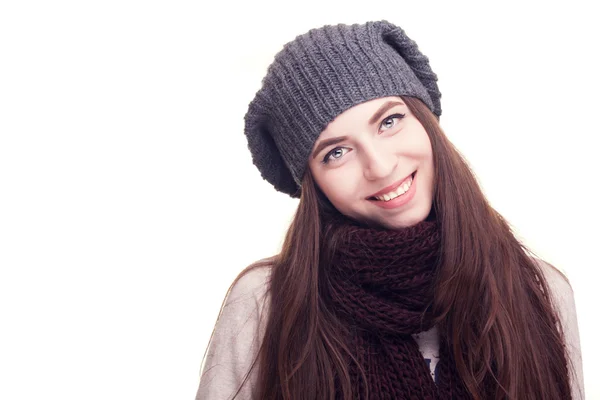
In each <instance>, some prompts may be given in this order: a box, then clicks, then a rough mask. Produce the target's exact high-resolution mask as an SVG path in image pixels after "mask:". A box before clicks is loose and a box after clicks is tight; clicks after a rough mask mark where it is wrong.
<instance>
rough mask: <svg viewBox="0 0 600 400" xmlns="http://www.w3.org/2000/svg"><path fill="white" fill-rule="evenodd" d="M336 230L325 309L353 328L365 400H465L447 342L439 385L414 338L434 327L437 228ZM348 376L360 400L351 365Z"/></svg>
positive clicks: (344, 226)
mask: <svg viewBox="0 0 600 400" xmlns="http://www.w3.org/2000/svg"><path fill="white" fill-rule="evenodd" d="M332 224H333V223H332ZM335 224H336V225H335V226H334V228H335V229H334V230H335V232H336V233H337V234H339V235H340V236H338V237H339V238H340V240H339V243H338V244H337V246H336V251H335V253H334V254H333V257H332V262H331V263H329V265H328V267H327V273H328V277H329V283H330V287H329V292H330V301H331V302H332V310H333V311H334V312H335V313H336V314H337V315H338V316H339V318H340V319H341V320H342V321H343V322H344V323H345V324H346V325H347V326H349V327H351V332H352V334H351V338H350V339H349V340H350V349H351V350H352V351H353V352H354V353H353V355H354V356H355V357H356V358H357V361H358V362H359V363H360V365H361V366H362V368H363V370H364V372H365V374H366V386H367V387H368V392H369V395H368V398H369V399H415V400H416V399H419V400H422V399H469V398H470V396H469V395H468V394H467V391H466V390H465V388H464V386H463V385H462V383H461V381H460V379H459V377H458V375H457V372H456V369H455V367H454V363H453V362H452V360H451V358H450V353H449V352H448V350H447V348H446V346H445V344H444V342H445V341H444V340H440V361H439V364H438V368H437V379H436V380H437V381H438V382H439V384H438V385H436V384H435V382H434V381H433V379H432V377H431V374H430V370H429V367H428V366H427V364H426V363H425V360H424V358H423V356H422V354H421V353H420V351H419V346H418V344H417V343H416V341H415V340H414V339H413V337H412V336H411V335H412V334H415V333H419V332H423V331H426V330H429V329H430V328H432V327H433V323H432V316H431V314H430V312H429V311H428V310H429V306H430V305H431V301H432V298H433V290H432V287H433V279H434V275H435V272H436V266H437V263H438V259H439V256H440V242H441V241H440V232H439V229H438V226H437V222H435V221H431V220H425V221H422V222H420V223H418V224H416V225H413V226H412V227H408V228H404V229H402V230H398V231H391V230H383V229H376V228H367V227H364V226H359V225H357V224H354V223H351V222H345V223H344V222H340V221H339V220H338V221H336V222H335ZM331 232H332V231H330V233H331ZM350 371H351V376H352V381H353V385H354V387H353V393H356V395H355V396H360V397H359V398H361V399H363V398H365V397H364V396H365V382H364V381H363V378H362V375H361V374H360V372H359V370H358V368H357V367H356V365H355V363H354V362H350ZM338 392H339V391H338Z"/></svg>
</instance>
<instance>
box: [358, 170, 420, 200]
mask: <svg viewBox="0 0 600 400" xmlns="http://www.w3.org/2000/svg"><path fill="white" fill-rule="evenodd" d="M412 177H413V180H412V183H411V185H410V188H408V190H407V191H406V193H404V194H401V195H400V196H398V197H396V198H395V199H392V200H388V201H385V200H376V199H371V198H369V199H367V200H368V201H370V202H371V203H373V204H374V205H376V206H378V207H381V208H385V209H390V208H398V207H402V206H404V205H405V204H407V203H408V202H410V201H411V200H412V199H413V198H414V197H415V194H416V192H417V173H416V171H415V172H413V174H412ZM398 186H399V185H398ZM384 193H385V192H384Z"/></svg>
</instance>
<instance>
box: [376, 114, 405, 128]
mask: <svg viewBox="0 0 600 400" xmlns="http://www.w3.org/2000/svg"><path fill="white" fill-rule="evenodd" d="M404 115H405V114H393V115H390V116H389V117H387V118H386V119H384V120H383V121H381V128H384V129H390V128H393V127H394V126H395V125H396V124H397V123H398V120H400V119H402V118H404Z"/></svg>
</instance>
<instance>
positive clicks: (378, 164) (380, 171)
mask: <svg viewBox="0 0 600 400" xmlns="http://www.w3.org/2000/svg"><path fill="white" fill-rule="evenodd" d="M363 156H364V161H363V162H364V176H365V179H368V180H377V179H382V178H385V177H387V176H388V175H390V174H391V173H392V172H393V171H394V169H395V168H396V164H397V162H398V159H397V157H394V154H393V153H392V152H391V151H389V149H388V151H386V150H385V149H382V148H379V147H376V146H368V147H365V148H364V149H363Z"/></svg>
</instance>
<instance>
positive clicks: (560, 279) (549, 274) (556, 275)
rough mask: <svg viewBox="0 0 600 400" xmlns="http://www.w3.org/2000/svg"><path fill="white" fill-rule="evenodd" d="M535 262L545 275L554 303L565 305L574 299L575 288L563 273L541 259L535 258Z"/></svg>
mask: <svg viewBox="0 0 600 400" xmlns="http://www.w3.org/2000/svg"><path fill="white" fill-rule="evenodd" d="M533 261H534V262H536V263H537V265H538V266H539V267H540V270H541V271H542V273H543V274H544V278H546V282H547V283H548V289H549V290H550V292H551V294H552V295H553V297H554V301H556V302H558V303H564V302H568V301H570V300H571V299H573V287H572V286H571V282H569V278H568V277H567V275H566V274H565V273H564V272H563V271H561V270H560V269H559V268H557V267H555V266H554V265H552V264H550V263H549V262H547V261H544V260H542V259H540V258H536V257H533Z"/></svg>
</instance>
